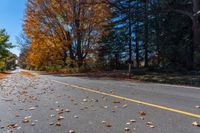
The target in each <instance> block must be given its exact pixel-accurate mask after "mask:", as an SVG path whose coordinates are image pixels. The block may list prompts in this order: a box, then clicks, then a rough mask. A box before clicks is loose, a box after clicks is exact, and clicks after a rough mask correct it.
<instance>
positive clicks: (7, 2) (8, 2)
mask: <svg viewBox="0 0 200 133" xmlns="http://www.w3.org/2000/svg"><path fill="white" fill-rule="evenodd" d="M25 3H26V0H0V29H5V30H6V31H7V34H8V35H9V36H10V42H11V43H12V44H13V45H17V43H16V36H18V35H19V34H20V33H21V32H22V24H23V19H24V14H25ZM10 51H11V52H12V53H14V54H16V55H19V53H20V51H19V50H18V48H17V47H15V48H13V49H11V50H10Z"/></svg>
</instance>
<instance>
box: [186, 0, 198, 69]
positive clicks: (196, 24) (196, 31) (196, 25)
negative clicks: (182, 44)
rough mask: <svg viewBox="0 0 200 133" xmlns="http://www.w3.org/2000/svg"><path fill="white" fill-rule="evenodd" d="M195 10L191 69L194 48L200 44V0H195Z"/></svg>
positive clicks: (192, 60) (191, 67)
mask: <svg viewBox="0 0 200 133" xmlns="http://www.w3.org/2000/svg"><path fill="white" fill-rule="evenodd" d="M193 12H194V15H193V43H191V46H190V47H189V50H190V56H189V57H190V61H189V63H190V65H189V69H193V68H194V50H195V49H196V48H198V47H199V46H200V0H193ZM197 50H199V49H197Z"/></svg>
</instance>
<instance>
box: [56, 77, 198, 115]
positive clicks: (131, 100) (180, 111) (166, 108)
mask: <svg viewBox="0 0 200 133" xmlns="http://www.w3.org/2000/svg"><path fill="white" fill-rule="evenodd" d="M52 81H53V82H55V83H59V84H63V85H67V86H70V87H73V88H77V89H80V90H83V91H88V92H92V93H96V94H101V95H104V96H109V97H113V98H117V99H121V100H126V101H130V102H134V103H138V104H142V105H146V106H151V107H154V108H158V109H162V110H167V111H170V112H175V113H179V114H183V115H186V116H190V117H195V118H200V114H194V113H190V112H186V111H182V110H178V109H173V108H169V107H165V106H160V105H156V104H152V103H148V102H142V101H139V100H134V99H131V98H126V97H122V96H118V95H114V94H110V93H105V92H101V91H97V90H92V89H89V88H84V87H81V86H77V85H72V84H68V83H64V82H60V81H56V80H52Z"/></svg>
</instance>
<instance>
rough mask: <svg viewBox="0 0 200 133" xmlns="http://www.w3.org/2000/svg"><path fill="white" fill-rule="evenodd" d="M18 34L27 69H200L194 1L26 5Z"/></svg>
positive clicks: (50, 0) (30, 1)
mask: <svg viewBox="0 0 200 133" xmlns="http://www.w3.org/2000/svg"><path fill="white" fill-rule="evenodd" d="M23 29H24V32H23V33H21V34H20V35H19V36H18V37H17V42H18V45H19V47H20V50H21V54H20V57H19V63H20V65H21V67H23V68H27V69H31V70H46V71H62V72H70V73H71V72H86V71H96V70H103V71H108V70H109V71H110V70H128V68H129V71H131V69H132V70H139V69H145V70H149V71H169V72H174V71H175V72H176V71H180V72H184V71H193V70H199V69H200V1H199V0H27V3H26V13H25V16H24V24H23Z"/></svg>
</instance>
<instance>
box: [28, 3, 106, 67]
mask: <svg viewBox="0 0 200 133" xmlns="http://www.w3.org/2000/svg"><path fill="white" fill-rule="evenodd" d="M109 18H110V9H109V7H108V4H107V2H105V1H104V0H28V1H27V9H26V16H25V20H24V31H25V33H26V35H27V36H28V37H29V38H30V40H31V44H30V51H29V61H30V64H31V65H32V66H34V67H36V68H38V67H44V66H49V65H52V64H59V65H63V66H66V65H70V64H69V62H67V59H70V60H72V62H75V63H76V64H77V65H78V66H79V67H81V66H82V65H83V63H84V62H85V61H86V60H88V59H89V58H93V57H95V54H96V52H97V48H98V41H99V39H100V38H101V37H102V35H103V34H104V33H105V30H104V29H105V27H106V26H107V24H108V20H109Z"/></svg>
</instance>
